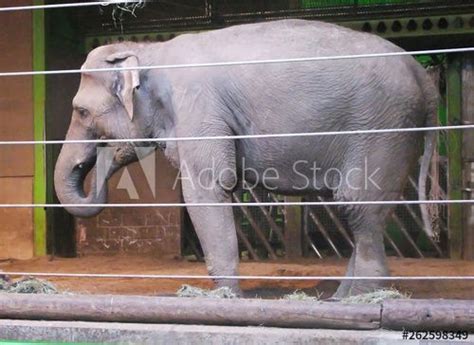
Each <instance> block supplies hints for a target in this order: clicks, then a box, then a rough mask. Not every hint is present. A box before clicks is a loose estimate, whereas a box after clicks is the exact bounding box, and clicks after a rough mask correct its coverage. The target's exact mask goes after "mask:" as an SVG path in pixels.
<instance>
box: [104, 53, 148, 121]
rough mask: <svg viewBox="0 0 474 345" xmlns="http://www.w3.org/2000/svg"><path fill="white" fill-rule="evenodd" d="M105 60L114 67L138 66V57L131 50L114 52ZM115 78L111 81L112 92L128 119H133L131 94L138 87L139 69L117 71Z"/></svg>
mask: <svg viewBox="0 0 474 345" xmlns="http://www.w3.org/2000/svg"><path fill="white" fill-rule="evenodd" d="M106 61H107V62H109V63H112V64H114V65H115V66H116V67H125V68H134V67H138V58H137V56H136V55H135V54H134V53H133V52H119V53H115V54H112V55H110V56H109V57H107V59H106ZM115 78H116V79H115V81H114V83H113V89H114V92H115V94H116V95H117V97H118V98H119V99H120V101H121V102H122V104H123V106H124V107H125V109H126V110H127V113H128V116H129V117H130V120H133V94H134V92H135V89H137V88H138V87H140V75H139V71H138V70H133V69H130V70H129V69H127V70H123V71H117V73H116V74H115Z"/></svg>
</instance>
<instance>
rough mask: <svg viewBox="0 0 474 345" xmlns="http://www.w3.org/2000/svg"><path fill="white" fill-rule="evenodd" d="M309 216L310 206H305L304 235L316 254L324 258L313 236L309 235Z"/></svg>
mask: <svg viewBox="0 0 474 345" xmlns="http://www.w3.org/2000/svg"><path fill="white" fill-rule="evenodd" d="M308 217H309V206H305V207H304V219H305V222H304V227H303V236H304V239H305V240H306V241H307V242H308V245H309V246H310V247H311V249H312V250H313V251H314V252H315V254H316V255H317V256H318V257H319V258H320V259H322V258H323V256H322V255H321V253H320V252H319V250H318V248H316V245H315V244H314V242H313V240H311V237H310V236H309V231H308Z"/></svg>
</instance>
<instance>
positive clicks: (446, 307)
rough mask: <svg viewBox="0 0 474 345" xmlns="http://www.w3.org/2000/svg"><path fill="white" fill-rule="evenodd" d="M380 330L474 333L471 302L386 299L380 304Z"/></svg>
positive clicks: (473, 316) (473, 311)
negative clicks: (461, 331)
mask: <svg viewBox="0 0 474 345" xmlns="http://www.w3.org/2000/svg"><path fill="white" fill-rule="evenodd" d="M382 327H383V328H388V329H394V330H403V329H409V330H433V331H434V330H445V331H454V330H455V331H457V330H464V331H474V301H470V300H469V301H461V300H416V299H407V300H386V301H384V302H383V312H382Z"/></svg>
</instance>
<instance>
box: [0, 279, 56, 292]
mask: <svg viewBox="0 0 474 345" xmlns="http://www.w3.org/2000/svg"><path fill="white" fill-rule="evenodd" d="M0 292H3V293H32V294H57V293H58V289H57V288H56V287H55V286H54V285H53V284H52V283H50V282H48V281H46V280H41V279H36V278H31V277H26V278H22V279H19V280H17V281H11V280H10V279H9V278H8V277H5V276H4V277H2V278H1V279H0Z"/></svg>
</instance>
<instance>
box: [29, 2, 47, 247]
mask: <svg viewBox="0 0 474 345" xmlns="http://www.w3.org/2000/svg"><path fill="white" fill-rule="evenodd" d="M33 3H34V5H43V3H44V0H34V1H33ZM32 15H33V69H34V70H44V69H45V66H46V63H45V22H44V11H43V10H35V11H33V13H32ZM45 101H46V78H45V76H44V75H38V76H34V77H33V102H34V105H33V124H34V140H44V139H45ZM34 155H35V156H34V157H35V175H34V182H33V183H34V184H33V186H34V187H33V189H34V190H33V200H34V203H35V204H45V203H46V171H45V168H46V165H45V147H44V145H35V149H34ZM33 220H34V245H35V246H34V247H35V255H36V256H43V255H46V211H45V210H44V209H43V208H35V209H34V211H33Z"/></svg>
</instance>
